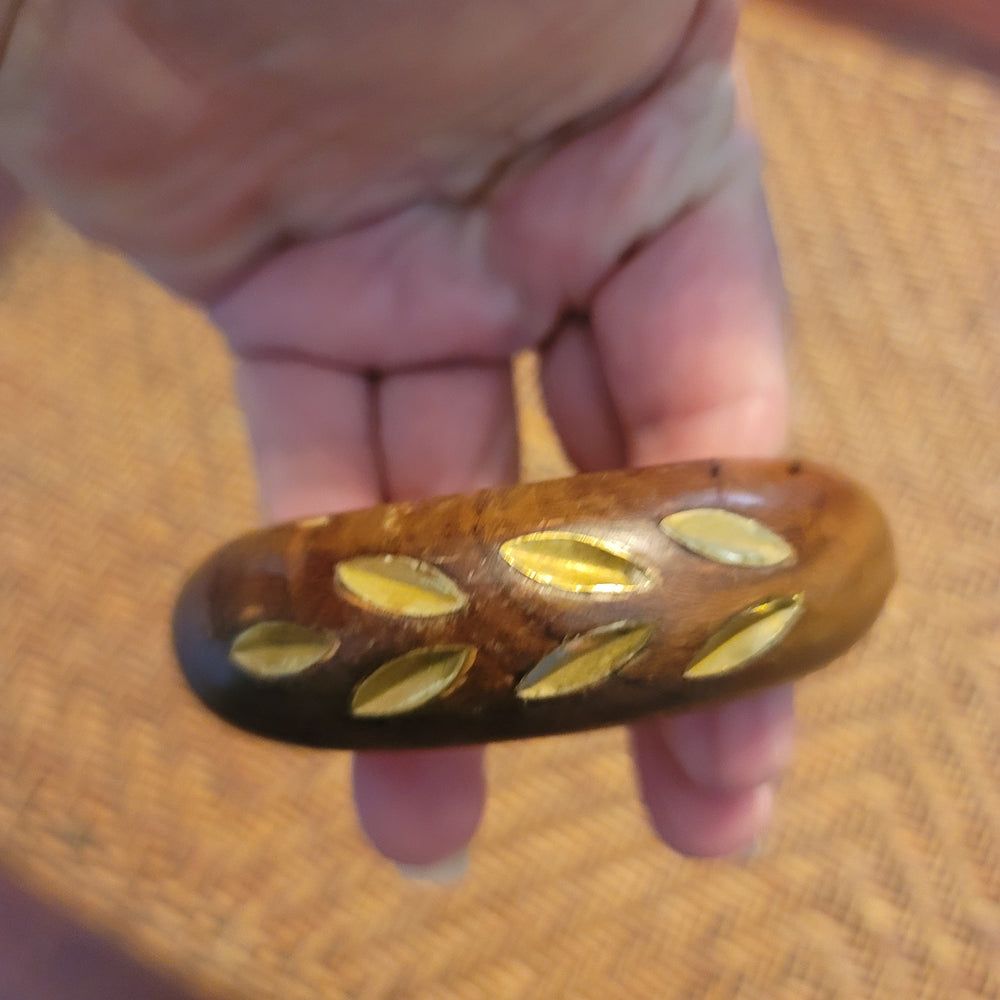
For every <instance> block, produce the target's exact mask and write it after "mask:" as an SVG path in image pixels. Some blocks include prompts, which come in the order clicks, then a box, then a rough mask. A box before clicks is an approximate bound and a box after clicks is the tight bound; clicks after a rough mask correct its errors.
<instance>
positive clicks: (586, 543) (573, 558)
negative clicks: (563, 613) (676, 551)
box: [500, 531, 650, 594]
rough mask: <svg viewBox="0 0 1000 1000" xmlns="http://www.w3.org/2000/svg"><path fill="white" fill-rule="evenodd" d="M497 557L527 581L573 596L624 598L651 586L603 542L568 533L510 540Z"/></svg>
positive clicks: (641, 572)
mask: <svg viewBox="0 0 1000 1000" xmlns="http://www.w3.org/2000/svg"><path fill="white" fill-rule="evenodd" d="M500 555H501V556H503V558H504V559H505V560H506V561H507V562H508V563H509V564H510V565H511V566H513V567H514V569H516V570H517V571H518V572H519V573H523V574H524V576H526V577H528V578H529V579H530V580H534V581H535V582H536V583H540V584H544V585H545V586H548V587H555V588H556V589H557V590H565V591H568V592H570V593H574V594H626V593H630V592H631V591H634V590H640V589H642V588H644V587H647V586H648V585H649V583H650V580H649V576H648V574H647V573H646V571H645V570H644V569H643V568H642V567H641V566H640V565H639V564H638V563H636V562H633V561H632V560H631V559H629V557H628V556H626V555H624V554H621V553H618V552H615V551H614V550H613V549H612V548H611V547H610V546H609V545H608V544H607V543H606V542H603V541H602V540H601V539H599V538H591V537H588V536H586V535H577V534H573V533H572V532H567V531H536V532H534V533H533V534H530V535H522V536H521V537H520V538H512V539H511V540H510V541H509V542H504V543H503V545H501V546H500Z"/></svg>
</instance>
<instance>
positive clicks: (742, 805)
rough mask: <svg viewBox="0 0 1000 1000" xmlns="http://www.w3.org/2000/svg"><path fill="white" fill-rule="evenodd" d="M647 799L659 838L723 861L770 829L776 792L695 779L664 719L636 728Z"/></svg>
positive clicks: (767, 786)
mask: <svg viewBox="0 0 1000 1000" xmlns="http://www.w3.org/2000/svg"><path fill="white" fill-rule="evenodd" d="M632 739H633V751H634V756H635V763H636V769H637V772H638V777H639V783H640V788H641V793H642V799H643V802H644V804H645V806H646V810H647V813H648V814H649V819H650V823H651V825H652V827H653V829H654V830H655V832H656V834H657V835H658V836H659V838H660V839H661V840H662V841H663V842H664V843H665V844H667V845H668V846H669V847H672V848H673V849H674V850H675V851H677V852H678V853H680V854H685V855H688V856H690V857H721V856H726V855H733V854H737V853H738V852H740V851H744V850H746V849H747V848H748V847H749V846H750V845H752V844H753V843H754V842H755V841H756V840H757V839H758V838H759V837H760V836H761V835H762V834H763V832H764V831H765V830H766V828H767V826H768V824H769V823H770V820H771V816H772V814H773V811H774V788H773V787H772V786H771V785H770V784H769V783H766V782H765V783H763V784H760V785H757V786H756V787H753V788H745V789H740V790H737V791H725V790H717V789H710V788H704V787H702V786H699V785H697V784H695V783H694V782H692V781H691V779H690V778H689V777H688V776H687V775H686V774H685V773H684V771H683V770H682V769H681V767H680V765H679V764H678V763H677V761H676V759H675V758H674V756H673V753H672V752H671V750H670V748H669V747H668V746H667V744H666V743H665V741H664V740H663V736H662V731H661V727H660V725H659V721H658V720H652V721H647V722H644V723H641V724H639V725H637V726H635V727H634V729H633V735H632Z"/></svg>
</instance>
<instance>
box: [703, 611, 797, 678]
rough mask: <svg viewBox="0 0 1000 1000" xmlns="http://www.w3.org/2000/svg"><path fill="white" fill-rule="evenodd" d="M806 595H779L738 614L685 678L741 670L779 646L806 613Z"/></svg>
mask: <svg viewBox="0 0 1000 1000" xmlns="http://www.w3.org/2000/svg"><path fill="white" fill-rule="evenodd" d="M802 609H803V603H802V595H801V594H796V595H795V596H794V597H776V598H773V599H772V600H769V601H763V602H761V603H760V604H755V605H753V606H752V607H749V608H747V609H745V610H744V611H741V612H740V613H739V614H737V615H734V616H733V617H732V618H730V619H729V621H727V622H726V624H725V625H723V626H722V628H721V629H719V631H718V632H716V633H715V635H714V636H712V638H711V639H709V640H708V642H707V643H706V644H705V647H704V649H702V651H701V652H700V653H699V654H698V655H697V656H696V657H695V660H694V662H693V663H692V664H691V666H690V667H688V669H687V670H685V671H684V677H685V678H687V679H689V680H691V679H699V678H702V677H718V676H719V675H720V674H728V673H730V672H731V671H734V670H739V669H740V668H741V667H744V666H746V665H747V664H748V663H750V662H751V661H752V660H754V659H756V658H757V657H758V656H760V655H761V654H763V653H766V652H767V651H768V650H769V649H772V648H773V647H774V646H776V645H777V644H778V643H779V642H780V641H781V640H782V639H783V638H784V637H785V636H786V635H787V634H788V632H789V630H790V629H791V628H792V626H793V625H794V624H795V622H796V621H798V618H799V615H801V614H802Z"/></svg>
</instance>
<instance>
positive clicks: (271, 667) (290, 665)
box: [229, 621, 340, 678]
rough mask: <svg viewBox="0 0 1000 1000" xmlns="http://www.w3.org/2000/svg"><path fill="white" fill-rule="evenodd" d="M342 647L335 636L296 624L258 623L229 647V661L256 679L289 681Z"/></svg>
mask: <svg viewBox="0 0 1000 1000" xmlns="http://www.w3.org/2000/svg"><path fill="white" fill-rule="evenodd" d="M339 645H340V640H339V639H338V638H337V636H336V635H335V634H334V633H333V632H327V631H324V630H323V629H318V628H307V627H306V626H305V625H296V624H295V623H294V622H281V621H270V622H258V623H257V624H256V625H251V626H250V627H249V628H246V629H244V630H243V631H242V632H240V634H239V635H238V636H237V637H236V638H235V639H234V640H233V643H232V645H231V646H230V647H229V659H230V660H231V661H232V662H233V663H234V664H236V666H238V667H239V668H240V669H241V670H245V671H246V672H247V673H248V674H252V675H253V676H254V677H264V678H275V677H290V676H291V675H292V674H298V673H301V672H302V671H303V670H308V669H309V667H311V666H313V665H314V664H316V663H319V662H320V661H322V660H328V659H329V658H330V657H331V656H332V655H333V654H334V653H335V652H336V651H337V647H338V646H339Z"/></svg>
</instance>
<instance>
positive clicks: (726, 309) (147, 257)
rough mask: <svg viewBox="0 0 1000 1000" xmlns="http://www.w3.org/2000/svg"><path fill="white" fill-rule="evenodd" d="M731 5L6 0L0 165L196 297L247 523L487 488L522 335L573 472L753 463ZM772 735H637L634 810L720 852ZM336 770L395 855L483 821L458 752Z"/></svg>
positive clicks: (478, 780)
mask: <svg viewBox="0 0 1000 1000" xmlns="http://www.w3.org/2000/svg"><path fill="white" fill-rule="evenodd" d="M735 6H736V4H735V0H704V2H702V3H697V2H695V0H676V2H668V0H660V2H654V0H624V2H623V0H614V2H612V0H574V2H572V3H571V2H570V0H542V2H538V0H533V2H528V0H521V2H515V0H508V2H506V3H501V2H499V0H412V2H410V3H408V4H358V3H347V2H346V0H324V2H318V0H287V2H285V3H284V4H281V5H276V4H273V3H270V2H269V0H239V2H236V0H217V2H214V3H212V4H204V3H201V2H198V0H134V2H131V3H127V4H126V3H122V2H120V0H23V2H22V3H17V2H16V0H15V2H14V3H11V2H10V0H8V2H7V4H6V7H5V5H4V3H3V2H2V0H0V52H3V51H4V49H3V35H2V32H3V27H2V26H3V25H4V24H5V14H6V15H7V17H8V18H9V17H11V16H12V15H13V14H15V13H16V14H17V17H16V21H14V22H13V23H14V27H13V31H12V32H11V33H10V37H9V44H8V45H7V47H6V55H5V57H4V62H3V65H2V67H0V160H2V161H3V162H4V163H5V164H6V165H7V166H8V167H9V168H10V169H11V170H12V171H13V172H14V173H15V175H17V176H18V177H19V179H20V180H21V182H22V183H23V184H24V185H25V186H26V187H27V188H28V189H30V190H33V191H34V192H37V193H39V194H41V195H42V196H43V197H45V198H46V199H48V201H49V202H50V203H51V204H52V205H53V206H54V207H55V208H56V209H57V210H59V211H60V212H61V213H62V214H63V215H64V216H65V217H66V218H67V219H69V220H70V221H71V222H73V223H75V224H76V225H77V226H79V227H80V228H81V229H82V230H83V231H84V232H86V233H88V234H90V235H91V236H94V237H95V238H98V239H101V240H104V241H106V242H109V243H111V244H113V245H115V246H117V247H119V248H121V249H122V250H123V251H124V252H126V253H127V254H129V255H130V256H131V257H132V258H133V259H135V260H136V261H137V262H138V263H139V264H140V265H141V266H142V267H144V268H145V269H146V270H147V271H149V272H150V273H151V274H152V275H154V276H155V277H156V278H158V279H159V280H160V281H162V282H163V283H164V284H166V285H167V286H169V287H171V288H173V289H175V290H176V291H178V292H180V293H182V294H184V295H187V296H189V297H191V298H193V299H195V300H197V301H199V302H201V303H203V304H204V305H205V306H206V307H207V309H208V311H209V313H210V315H211V316H212V317H213V319H214V320H215V321H216V323H217V324H218V326H219V327H220V329H221V330H222V331H223V332H224V333H225V335H226V337H227V339H228V341H229V343H230V345H231V347H232V349H233V351H234V352H235V354H236V358H237V363H238V384H239V390H240V397H241V400H242V402H243V405H244V408H245V410H246V415H247V420H248V425H249V429H250V434H251V438H252V441H253V445H254V450H255V454H256V459H257V469H258V474H259V479H260V484H261V491H262V496H263V500H264V505H265V507H266V509H267V511H268V513H269V515H270V516H272V517H275V518H291V517H297V516H301V515H306V514H314V513H317V512H333V511H337V510H341V509H347V508H353V507H363V506H368V505H370V504H373V503H375V502H378V501H380V500H383V499H389V498H393V499H408V498H415V497H418V496H423V495H428V494H439V493H447V492H460V491H466V490H470V489H474V488H477V487H481V486H485V485H489V484H493V483H496V482H502V481H507V480H510V479H512V478H513V477H514V476H515V475H516V467H517V453H516V452H517V448H516V436H515V426H514V412H513V404H512V398H511V391H510V382H509V368H508V363H509V359H510V356H511V354H512V353H513V352H514V351H516V350H518V349H520V348H524V347H535V348H538V349H539V350H540V353H541V357H542V373H543V382H544V387H545V391H546V396H547V400H548V404H549V407H550V410H551V414H552V416H553V419H554V421H555V423H556V426H557V428H558V429H559V431H560V433H561V436H562V439H563V441H564V443H565V446H566V448H567V450H568V452H569V454H570V456H571V457H572V458H573V459H574V460H575V461H576V462H577V463H578V464H579V465H580V466H581V467H582V468H600V467H609V466H617V465H621V464H626V463H629V464H637V465H642V464H651V463H658V462H666V461H675V460H681V459H685V458H692V457H704V456H707V455H712V454H725V455H738V454H755V453H767V452H771V451H774V450H776V449H778V448H779V447H780V446H781V444H782V441H783V437H784V429H785V384H784V371H783V363H782V332H781V307H782V293H781V285H780V278H779V274H778V268H777V263H776V259H775V253H774V249H773V246H772V242H771V238H770V234H769V229H768V224H767V219H766V213H765V210H764V207H763V200H762V196H761V191H760V180H759V168H758V162H757V157H756V151H755V146H754V143H753V141H752V138H751V136H750V135H749V134H748V132H747V130H746V128H745V127H744V125H743V124H741V123H740V121H739V120H738V117H737V116H736V115H735V114H734V88H733V82H732V74H731V66H730V61H731V50H732V43H733V32H734V28H735V18H736V12H735ZM790 740H791V694H790V691H789V690H788V689H779V690H775V691H770V692H767V693H764V694H761V695H757V696H755V697H753V698H751V699H748V700H745V701H742V702H738V703H733V704H730V705H727V706H724V707H721V708H717V709H712V710H708V711H703V712H700V713H698V714H695V715H689V716H685V717H678V718H671V719H653V720H650V721H646V722H644V723H642V724H640V725H638V726H636V727H634V729H633V734H632V744H633V748H634V752H635V758H636V762H637V771H638V775H639V779H640V783H641V786H642V791H643V797H644V800H645V802H646V805H647V807H648V810H649V814H650V817H651V819H652V822H653V825H654V827H655V828H656V830H657V831H658V832H659V834H660V835H661V836H662V837H663V839H664V840H665V841H666V842H668V843H669V844H671V845H672V846H673V847H675V848H676V849H678V850H680V851H683V852H686V853H691V854H724V853H729V852H732V851H735V850H738V849H739V848H741V847H742V846H744V845H745V844H747V843H748V842H750V841H751V840H752V839H753V838H754V837H755V836H756V835H757V834H758V833H759V832H760V831H761V829H762V828H763V827H764V825H765V824H766V822H767V819H768V816H769V813H770V809H771V803H772V785H771V783H772V781H773V780H774V779H775V778H776V777H777V775H778V774H779V772H780V770H781V768H782V767H783V765H784V764H785V763H786V761H787V757H788V754H789V750H790ZM354 774H355V791H356V798H357V803H358V807H359V814H360V817H361V821H362V823H363V825H364V827H365V829H366V831H367V832H368V834H369V836H370V838H371V839H372V841H373V842H374V844H375V845H376V846H377V847H378V848H379V849H380V850H381V851H383V852H384V853H385V854H386V855H387V856H389V857H391V858H393V859H396V860H398V861H402V862H407V863H411V864H413V863H415V864H418V865H419V864H426V863H429V862H433V861H435V860H437V859H439V858H442V857H445V856H447V855H451V854H453V853H454V852H456V851H458V850H459V849H461V848H462V847H463V846H464V845H465V844H466V843H467V842H468V840H469V839H470V838H471V836H472V834H473V832H474V830H475V827H476V825H477V823H478V821H479V817H480V814H481V811H482V806H483V800H484V781H483V771H482V752H481V750H479V749H472V748H462V749H458V750H449V751H434V752H411V753H407V754H376V753H367V754H361V755H358V756H357V757H356V758H355V769H354Z"/></svg>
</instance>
